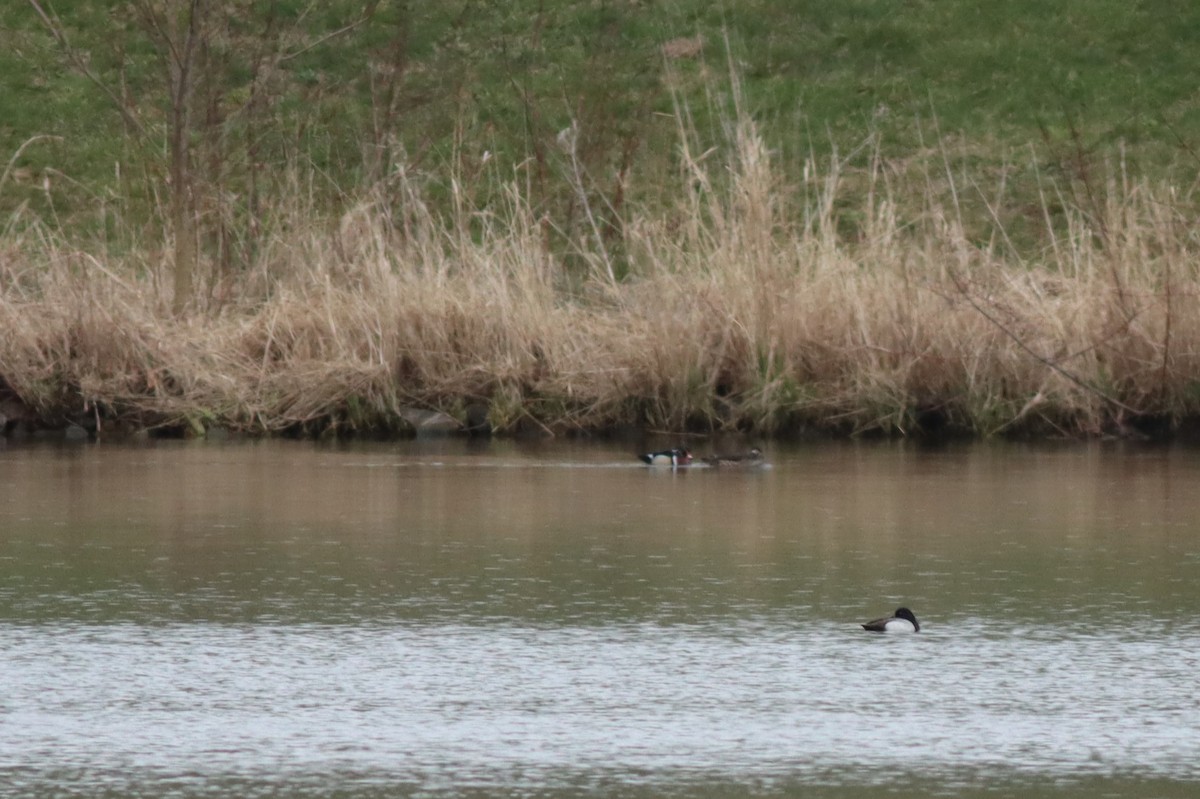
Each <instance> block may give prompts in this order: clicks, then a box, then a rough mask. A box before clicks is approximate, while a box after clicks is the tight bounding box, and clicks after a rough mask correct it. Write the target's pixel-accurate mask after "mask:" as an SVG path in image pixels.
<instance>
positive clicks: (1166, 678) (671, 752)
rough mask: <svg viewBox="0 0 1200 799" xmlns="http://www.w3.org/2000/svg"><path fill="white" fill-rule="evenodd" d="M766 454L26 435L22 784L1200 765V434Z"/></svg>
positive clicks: (618, 791) (726, 788)
mask: <svg viewBox="0 0 1200 799" xmlns="http://www.w3.org/2000/svg"><path fill="white" fill-rule="evenodd" d="M664 443H666V442H664ZM701 448H702V447H701ZM768 454H769V458H770V461H771V467H770V468H765V469H760V470H754V471H747V472H739V471H729V470H717V469H700V468H696V469H690V470H677V471H672V470H670V469H649V468H646V467H644V466H641V465H640V464H638V463H637V462H636V461H634V460H633V459H632V451H631V449H629V448H626V447H622V446H616V445H609V444H602V443H594V442H592V443H586V444H572V443H563V442H551V443H545V444H537V445H532V444H518V443H514V442H493V443H490V444H483V445H469V444H468V443H466V442H461V441H435V442H431V443H427V442H415V443H402V444H387V445H384V444H378V445H374V444H373V445H349V446H337V447H330V446H318V445H314V444H308V443H288V442H251V443H227V444H214V443H207V444H206V443H199V444H188V443H179V442H170V443H159V444H150V445H144V446H113V445H109V444H86V443H85V444H81V445H78V446H69V447H57V446H49V445H17V444H12V443H10V444H9V445H8V446H7V447H6V448H4V449H0V496H2V497H3V501H2V502H0V795H3V796H8V795H13V796H30V797H42V796H46V797H48V796H114V797H115V796H122V797H124V796H155V797H160V796H162V797H167V796H171V797H175V796H178V797H208V796H219V797H250V796H294V797H374V796H380V797H382V796H480V797H483V796H498V797H517V796H520V797H529V796H532V797H552V796H553V797H560V796H561V797H566V796H604V797H609V796H645V797H652V796H653V797H657V796H711V797H718V796H722V797H723V796H731V797H732V796H762V797H777V796H818V797H820V796H826V797H852V796H867V795H880V794H889V795H912V796H926V795H934V794H941V795H947V796H964V795H987V796H1002V795H1013V796H1016V795H1019V796H1080V797H1083V796H1087V797H1094V796H1098V795H1113V796H1121V795H1135V796H1143V797H1145V796H1168V797H1175V796H1178V797H1185V796H1186V797H1190V796H1193V795H1195V793H1196V791H1197V788H1198V786H1200V760H1198V757H1200V691H1198V690H1197V687H1198V686H1200V680H1198V677H1200V490H1197V486H1200V452H1196V451H1189V450H1186V449H1167V448H1153V449H1152V448H1131V447H1120V446H1115V445H1113V446H1101V445H1072V446H1063V447H1017V446H1005V445H995V446H971V447H962V448H950V449H942V450H924V449H921V448H919V447H916V446H913V445H911V444H909V445H898V444H888V445H876V446H868V445H837V446H832V445H831V446H807V447H798V448H790V449H789V448H782V447H772V448H770V451H769V453H768ZM902 603H903V604H907V605H908V606H910V607H912V608H913V609H914V610H915V611H916V612H917V615H918V616H919V617H920V619H921V621H922V624H923V627H924V629H923V631H922V632H921V633H920V634H919V635H915V636H878V635H872V634H869V633H865V632H863V631H861V630H860V629H859V628H858V627H857V626H856V622H857V621H863V620H866V619H868V618H871V617H873V616H878V615H881V614H882V613H884V612H888V611H891V610H892V609H894V608H895V607H896V605H898V604H902Z"/></svg>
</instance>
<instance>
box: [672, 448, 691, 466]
mask: <svg viewBox="0 0 1200 799" xmlns="http://www.w3.org/2000/svg"><path fill="white" fill-rule="evenodd" d="M671 451H672V452H674V453H675V460H676V461H678V462H679V463H691V462H692V451H691V450H690V449H688V448H687V447H676V448H675V449H673V450H671Z"/></svg>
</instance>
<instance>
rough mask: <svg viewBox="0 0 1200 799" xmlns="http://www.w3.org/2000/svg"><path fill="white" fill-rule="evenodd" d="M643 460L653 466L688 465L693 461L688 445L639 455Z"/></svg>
mask: <svg viewBox="0 0 1200 799" xmlns="http://www.w3.org/2000/svg"><path fill="white" fill-rule="evenodd" d="M638 457H639V458H641V459H642V461H643V462H645V463H648V464H650V465H651V466H687V465H688V464H689V463H691V462H692V453H691V451H690V450H688V448H687V447H676V448H675V449H664V450H662V451H661V452H647V453H646V454H645V455H638Z"/></svg>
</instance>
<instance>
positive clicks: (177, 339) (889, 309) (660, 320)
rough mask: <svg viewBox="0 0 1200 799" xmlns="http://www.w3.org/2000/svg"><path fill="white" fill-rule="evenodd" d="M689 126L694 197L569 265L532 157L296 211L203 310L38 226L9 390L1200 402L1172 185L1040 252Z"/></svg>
mask: <svg viewBox="0 0 1200 799" xmlns="http://www.w3.org/2000/svg"><path fill="white" fill-rule="evenodd" d="M688 135H689V134H687V133H686V131H685V133H684V134H683V138H684V141H683V142H682V146H681V152H682V153H683V155H682V163H681V174H680V178H679V180H678V189H677V190H676V192H675V197H676V200H675V202H674V203H673V204H671V205H669V206H664V207H662V208H658V209H656V210H640V211H639V210H637V209H633V208H627V209H625V211H624V215H623V218H622V220H621V222H622V224H621V227H620V230H621V240H620V242H619V244H620V247H619V250H620V252H619V253H615V252H614V251H613V247H612V246H611V244H608V243H607V242H608V241H609V239H607V238H606V237H605V236H601V235H600V234H599V232H598V231H597V235H595V236H594V237H591V238H588V237H583V238H581V239H580V240H579V241H577V242H575V244H574V245H573V249H572V251H571V252H570V253H568V255H569V256H570V258H569V260H570V262H571V264H572V265H571V266H569V267H568V266H566V265H565V264H566V261H567V260H568V259H566V258H564V257H563V255H562V254H561V253H558V254H556V253H554V252H551V251H550V250H549V249H548V247H547V244H546V236H545V233H544V227H543V226H544V224H545V220H544V219H543V218H541V217H539V215H538V213H537V212H536V211H535V210H534V208H533V207H531V204H530V203H529V202H527V200H526V194H525V193H524V191H523V188H522V185H521V183H520V182H519V181H514V182H512V183H510V184H508V185H506V186H505V187H504V191H503V197H504V198H505V201H504V202H503V203H502V204H500V205H499V207H493V208H489V209H475V208H471V207H469V206H468V205H467V204H465V203H452V204H451V205H452V208H453V209H454V210H452V211H450V212H448V213H445V214H439V213H435V212H434V211H433V210H431V208H430V207H429V205H427V204H426V200H425V197H426V192H427V188H428V187H427V186H426V185H424V184H422V182H421V181H420V180H419V179H417V178H415V177H406V176H404V175H403V174H402V175H401V176H400V177H399V178H397V179H398V180H400V181H403V182H404V185H403V186H402V188H401V191H400V193H401V194H402V195H403V196H404V197H405V198H406V201H405V202H404V203H403V204H402V205H398V204H397V203H395V202H394V201H392V200H389V199H387V198H385V197H384V196H383V195H380V194H377V193H371V192H367V193H366V194H365V196H363V197H362V198H361V200H360V201H359V202H358V204H357V205H355V206H354V207H352V208H351V209H350V210H349V211H346V212H345V213H344V214H343V215H342V216H341V218H340V219H338V220H336V222H335V223H333V224H326V223H325V221H324V220H322V219H321V218H320V217H319V215H317V214H316V213H315V212H313V211H312V210H311V209H310V208H307V207H303V206H300V205H297V206H296V207H292V208H282V209H278V211H277V212H276V213H274V214H272V215H271V217H270V218H272V219H274V220H276V223H275V224H276V225H277V226H278V229H277V230H275V231H274V232H273V233H270V234H269V235H267V236H266V237H265V241H266V244H265V245H264V246H263V247H261V248H259V249H258V251H257V254H256V260H255V262H254V263H252V264H247V265H246V266H245V269H244V270H243V271H242V272H240V273H239V274H238V275H237V276H236V277H235V278H227V277H223V278H222V282H221V283H220V284H213V285H212V286H211V288H210V290H209V291H208V293H207V294H206V295H205V296H203V297H201V296H199V294H197V296H196V298H195V299H194V301H193V302H192V304H191V311H190V312H188V313H185V314H182V315H179V314H175V313H172V311H171V305H172V292H171V286H170V276H171V274H172V270H171V264H170V263H169V258H168V256H166V255H163V254H162V253H157V254H156V253H155V252H153V251H144V252H131V253H126V254H123V255H120V256H107V255H106V256H101V255H96V254H93V253H90V252H88V251H86V250H85V249H83V248H80V247H77V246H73V245H72V244H70V243H69V242H67V241H66V240H64V238H63V237H61V236H59V235H57V234H55V233H53V232H51V231H50V230H49V229H48V228H47V227H45V226H44V225H41V224H22V225H10V226H9V228H8V232H6V233H4V235H3V239H2V240H0V329H3V330H4V339H5V340H4V344H3V346H2V347H0V394H3V395H4V397H5V398H6V400H7V401H9V402H13V401H15V402H19V403H20V404H21V405H22V406H23V407H25V408H27V409H28V410H29V412H30V414H31V415H32V416H33V417H36V418H37V419H39V420H42V421H43V422H45V423H55V422H61V421H64V420H67V419H78V418H85V419H86V418H90V419H93V420H95V422H96V423H98V424H99V425H100V426H101V427H102V428H103V427H104V425H106V424H108V425H111V424H113V422H114V421H119V422H122V423H125V424H127V425H131V426H148V427H162V428H167V429H173V430H177V431H178V430H182V431H192V432H195V433H200V432H202V431H203V430H204V429H205V428H206V427H208V426H211V425H221V426H225V427H231V428H236V429H243V430H248V431H260V432H273V431H284V430H292V431H305V432H325V431H332V432H347V431H364V430H370V431H396V430H400V429H402V428H403V427H404V423H403V421H402V418H403V414H402V411H403V410H404V409H406V408H411V407H418V408H425V409H435V410H441V411H444V412H447V413H449V414H451V415H453V416H455V417H457V418H460V419H465V418H466V416H467V415H468V413H469V409H470V408H479V407H483V408H486V409H487V411H488V415H489V419H490V422H491V425H492V426H493V427H494V428H496V429H498V430H502V431H505V430H508V431H511V430H516V429H524V428H533V429H539V430H548V431H562V430H571V429H600V428H605V427H608V426H612V425H644V426H649V427H653V428H658V429H669V430H683V429H702V430H710V429H744V430H755V431H758V432H760V433H764V434H782V433H791V432H796V431H800V430H828V431H834V432H838V433H864V432H871V431H880V432H884V433H889V434H910V433H914V432H918V431H957V432H966V433H970V434H974V435H982V436H991V435H997V434H1036V435H1068V436H1076V435H1103V434H1127V433H1130V432H1135V431H1137V430H1152V431H1154V432H1164V431H1170V430H1174V429H1177V428H1178V427H1179V425H1181V424H1184V423H1186V422H1187V421H1188V420H1189V419H1190V418H1192V417H1194V416H1195V415H1196V414H1197V410H1198V407H1200V405H1198V403H1200V303H1197V292H1198V288H1200V281H1198V275H1197V270H1198V265H1200V259H1198V258H1197V249H1198V243H1197V230H1196V225H1195V221H1194V219H1195V217H1194V216H1193V215H1192V214H1191V213H1190V211H1189V210H1188V209H1189V208H1190V207H1191V202H1190V198H1185V197H1180V196H1179V195H1178V193H1177V192H1176V191H1175V190H1174V189H1172V188H1171V187H1169V186H1168V187H1156V186H1151V185H1147V184H1144V183H1136V182H1129V181H1126V182H1120V181H1110V182H1109V184H1108V185H1107V186H1105V187H1104V189H1105V192H1106V195H1107V200H1106V201H1105V203H1104V204H1103V206H1102V208H1099V209H1097V208H1089V209H1088V211H1087V212H1084V211H1083V210H1080V209H1072V208H1070V207H1067V209H1066V211H1065V212H1064V214H1063V218H1064V219H1065V222H1057V221H1051V220H1050V218H1049V215H1048V214H1047V219H1046V231H1045V236H1044V241H1045V242H1046V245H1045V246H1044V247H1042V248H1040V249H1039V250H1038V251H1037V252H1035V253H1032V254H1022V253H1018V252H1016V251H1015V248H1013V247H1008V246H1003V242H1002V241H1001V242H1000V243H997V239H996V237H993V238H992V239H991V240H988V241H983V242H980V241H977V240H975V239H973V238H972V237H971V236H970V235H968V233H967V232H966V231H965V224H964V221H963V219H962V212H961V210H960V208H959V207H958V206H956V205H955V203H954V202H953V200H951V201H949V202H946V201H941V200H939V199H938V197H937V196H934V195H933V193H930V195H929V196H928V197H927V198H926V201H925V202H924V203H923V204H922V205H921V206H920V207H918V208H909V207H906V208H904V209H903V210H902V209H900V208H899V207H898V204H897V202H896V200H895V198H894V196H893V192H892V191H891V188H890V184H889V181H888V179H886V178H885V177H884V176H883V170H880V169H878V168H876V167H877V166H878V165H876V167H873V168H872V169H871V170H867V171H866V172H864V173H863V174H861V175H857V176H854V178H853V179H854V180H855V181H857V185H856V188H855V190H854V191H853V192H848V191H847V190H846V183H847V180H848V178H847V177H846V176H845V175H843V174H842V173H841V171H840V168H839V166H838V164H837V163H836V162H835V163H834V164H832V165H830V166H828V167H826V168H824V169H819V168H818V165H816V164H808V165H807V167H806V169H805V170H804V178H803V180H802V181H800V182H799V183H792V184H790V185H789V183H788V181H787V180H785V178H784V177H783V175H782V170H779V169H778V168H777V167H776V166H775V165H774V164H773V163H772V160H771V154H770V153H769V152H768V150H767V148H766V147H765V146H764V144H763V142H762V141H761V139H760V138H759V137H758V136H757V135H756V132H755V129H754V126H753V125H752V124H751V123H750V122H748V121H747V120H745V119H743V120H741V121H740V122H739V123H738V124H737V127H736V133H735V135H734V136H732V137H731V138H732V142H731V144H730V146H729V148H728V150H727V151H725V152H723V153H715V154H714V153H713V152H711V151H709V152H706V153H705V155H704V156H703V157H700V156H693V155H691V153H693V152H695V151H696V150H695V149H694V148H693V147H690V146H688V141H687V138H688ZM451 185H452V186H453V185H454V184H453V181H452V182H451ZM864 185H865V186H866V190H865V191H864V190H863V188H862V187H863V186H864ZM388 196H389V197H393V198H394V197H395V196H396V192H394V191H393V192H392V193H391V194H389V195H388ZM847 196H850V197H852V198H857V199H854V200H853V202H854V203H857V205H854V206H851V207H849V211H850V212H852V213H853V215H854V217H855V219H856V220H857V221H856V225H855V228H854V233H853V235H847V234H846V233H845V231H844V230H842V229H841V227H842V222H843V219H842V216H843V215H845V214H847V213H848V210H847V208H848V207H847V203H846V198H847ZM939 196H940V195H939ZM948 196H950V197H954V196H955V194H954V193H953V192H951V193H950V194H949V195H948ZM1097 211H1099V213H1097ZM1001 237H1002V231H1001ZM168 251H169V249H168ZM617 259H621V261H620V263H617ZM618 275H624V277H617V276H618Z"/></svg>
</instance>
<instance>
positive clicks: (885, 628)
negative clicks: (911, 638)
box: [862, 608, 921, 633]
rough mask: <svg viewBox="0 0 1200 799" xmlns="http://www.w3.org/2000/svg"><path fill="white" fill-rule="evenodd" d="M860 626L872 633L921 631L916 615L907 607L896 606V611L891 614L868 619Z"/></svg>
mask: <svg viewBox="0 0 1200 799" xmlns="http://www.w3.org/2000/svg"><path fill="white" fill-rule="evenodd" d="M862 628H863V629H864V630H870V631H871V632H873V633H917V632H920V631H921V625H920V624H918V623H917V617H916V616H914V615H913V612H912V611H911V610H909V609H908V608H896V612H895V613H894V614H892V615H891V616H884V617H883V618H882V619H875V620H873V621H869V622H867V623H866V624H864V625H863V626H862Z"/></svg>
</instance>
